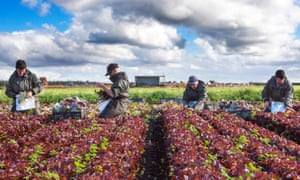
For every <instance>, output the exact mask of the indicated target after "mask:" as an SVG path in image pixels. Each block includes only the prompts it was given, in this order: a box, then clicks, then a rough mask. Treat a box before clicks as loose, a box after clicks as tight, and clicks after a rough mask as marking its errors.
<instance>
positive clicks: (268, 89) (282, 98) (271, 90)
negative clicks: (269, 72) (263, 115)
mask: <svg viewBox="0 0 300 180" xmlns="http://www.w3.org/2000/svg"><path fill="white" fill-rule="evenodd" d="M293 92H294V90H293V86H292V84H291V83H290V82H289V80H288V79H287V77H286V75H285V72H284V70H282V69H279V70H277V71H276V72H275V75H274V76H272V77H271V78H270V79H269V80H268V81H267V83H266V84H265V86H264V88H263V91H262V98H263V101H264V108H265V111H267V112H270V111H271V102H272V101H277V102H283V103H284V106H285V108H286V110H293V109H292V107H293Z"/></svg>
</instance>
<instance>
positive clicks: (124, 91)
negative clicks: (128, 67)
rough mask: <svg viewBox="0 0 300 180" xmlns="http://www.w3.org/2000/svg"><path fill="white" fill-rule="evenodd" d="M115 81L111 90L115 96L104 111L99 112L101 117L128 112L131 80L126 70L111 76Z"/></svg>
mask: <svg viewBox="0 0 300 180" xmlns="http://www.w3.org/2000/svg"><path fill="white" fill-rule="evenodd" d="M110 80H111V81H112V82H113V84H112V86H111V90H112V93H113V97H112V100H111V102H110V103H109V104H108V105H107V107H106V108H105V109H104V111H103V112H101V113H100V114H99V117H100V118H111V117H116V116H122V115H124V114H125V113H126V111H127V107H128V103H129V100H128V96H129V81H128V77H127V75H126V74H125V73H124V72H120V73H118V74H116V75H113V76H111V77H110Z"/></svg>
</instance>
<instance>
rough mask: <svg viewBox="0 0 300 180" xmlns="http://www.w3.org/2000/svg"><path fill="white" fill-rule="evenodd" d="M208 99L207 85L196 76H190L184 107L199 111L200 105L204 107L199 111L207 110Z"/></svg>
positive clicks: (184, 94)
mask: <svg viewBox="0 0 300 180" xmlns="http://www.w3.org/2000/svg"><path fill="white" fill-rule="evenodd" d="M207 99H208V98H207V94H206V87H205V83H204V82H203V81H201V80H199V79H198V78H197V77H196V76H194V75H192V76H189V79H188V83H187V85H186V87H185V90H184V92H183V98H182V100H183V105H184V107H185V108H195V109H197V107H198V106H199V105H200V106H203V107H201V108H200V107H199V109H205V108H206V109H207V108H208V107H206V106H205V105H206V102H205V101H206V100H207ZM204 106H205V107H204Z"/></svg>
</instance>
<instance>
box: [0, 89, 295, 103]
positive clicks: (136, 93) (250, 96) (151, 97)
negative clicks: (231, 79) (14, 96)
mask: <svg viewBox="0 0 300 180" xmlns="http://www.w3.org/2000/svg"><path fill="white" fill-rule="evenodd" d="M262 88H263V87H262V86H245V87H208V88H207V94H208V96H209V98H210V99H211V101H220V100H222V99H224V100H246V101H261V91H262ZM98 89H99V88H95V87H73V88H72V87H66V88H51V87H46V88H45V89H44V90H43V92H42V93H41V94H39V95H38V97H39V99H40V101H41V102H42V103H51V102H59V101H61V100H63V99H64V98H66V97H72V96H78V97H80V98H83V99H86V100H87V101H89V102H91V103H95V102H96V100H97V98H98V96H97V94H96V93H95V91H96V90H98ZM294 90H295V97H294V99H295V100H296V101H299V100H300V86H294ZM4 91H5V88H4V87H3V88H0V102H11V99H9V98H8V97H6V96H5V94H4ZM183 91H184V88H176V87H149V88H131V89H130V98H143V99H145V100H146V101H147V102H150V103H151V102H160V99H161V98H182V93H183Z"/></svg>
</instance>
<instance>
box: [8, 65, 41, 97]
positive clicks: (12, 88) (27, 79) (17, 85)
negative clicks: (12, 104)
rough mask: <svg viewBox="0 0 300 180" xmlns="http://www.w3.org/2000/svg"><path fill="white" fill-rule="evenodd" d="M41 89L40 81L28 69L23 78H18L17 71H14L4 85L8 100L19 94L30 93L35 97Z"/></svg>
mask: <svg viewBox="0 0 300 180" xmlns="http://www.w3.org/2000/svg"><path fill="white" fill-rule="evenodd" d="M42 88H43V86H42V83H41V81H40V80H39V79H38V77H37V76H36V75H35V74H34V73H32V72H31V71H29V70H28V69H27V72H26V74H25V75H24V76H23V77H19V76H18V74H17V71H14V72H13V74H12V75H11V76H10V78H9V80H8V82H7V84H6V90H5V94H6V95H7V96H8V97H10V98H16V95H17V94H19V93H20V92H24V91H32V93H33V95H36V94H38V93H40V92H41V91H42Z"/></svg>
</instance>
